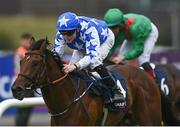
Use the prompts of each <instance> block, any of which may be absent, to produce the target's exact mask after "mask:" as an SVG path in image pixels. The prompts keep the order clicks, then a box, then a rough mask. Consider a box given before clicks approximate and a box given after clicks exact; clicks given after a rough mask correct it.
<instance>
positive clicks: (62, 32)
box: [59, 30, 76, 36]
mask: <svg viewBox="0 0 180 127" xmlns="http://www.w3.org/2000/svg"><path fill="white" fill-rule="evenodd" d="M75 31H76V30H59V32H60V33H61V34H62V35H63V36H64V35H67V36H72V35H73V34H74V32H75Z"/></svg>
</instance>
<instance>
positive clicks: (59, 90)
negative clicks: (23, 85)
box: [41, 80, 74, 113]
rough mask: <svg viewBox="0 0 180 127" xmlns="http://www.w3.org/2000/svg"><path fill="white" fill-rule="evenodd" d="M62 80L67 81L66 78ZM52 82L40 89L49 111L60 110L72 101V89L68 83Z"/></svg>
mask: <svg viewBox="0 0 180 127" xmlns="http://www.w3.org/2000/svg"><path fill="white" fill-rule="evenodd" d="M64 82H67V81H66V80H65V81H64ZM62 83H63V82H62ZM62 83H61V82H60V83H59V84H52V86H48V87H44V88H42V89H41V91H42V95H43V98H44V100H45V102H46V104H47V106H48V108H49V110H50V112H56V113H57V112H62V111H63V110H64V109H65V108H66V107H67V105H69V104H70V103H71V102H72V99H73V96H74V95H73V94H74V90H73V88H72V86H71V85H70V84H62Z"/></svg>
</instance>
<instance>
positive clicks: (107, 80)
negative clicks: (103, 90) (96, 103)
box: [94, 65, 125, 103]
mask: <svg viewBox="0 0 180 127" xmlns="http://www.w3.org/2000/svg"><path fill="white" fill-rule="evenodd" d="M94 70H95V71H96V72H97V73H98V74H99V75H100V76H101V78H102V79H103V80H102V81H103V84H105V85H106V86H107V87H108V88H110V89H111V91H112V93H113V95H112V98H110V101H109V103H110V102H123V101H125V98H124V96H123V94H122V92H121V89H120V88H118V86H117V84H116V81H115V79H114V78H113V76H112V75H111V74H110V73H109V72H108V70H107V69H106V68H105V67H104V66H103V65H99V66H98V67H95V68H94ZM105 103H108V102H105Z"/></svg>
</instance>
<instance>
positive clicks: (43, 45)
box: [40, 40, 47, 51]
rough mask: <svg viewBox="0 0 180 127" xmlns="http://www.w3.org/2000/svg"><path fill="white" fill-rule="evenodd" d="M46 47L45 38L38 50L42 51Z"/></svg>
mask: <svg viewBox="0 0 180 127" xmlns="http://www.w3.org/2000/svg"><path fill="white" fill-rule="evenodd" d="M46 47H47V42H46V40H45V41H44V42H43V43H42V44H41V47H40V50H41V51H44V50H46Z"/></svg>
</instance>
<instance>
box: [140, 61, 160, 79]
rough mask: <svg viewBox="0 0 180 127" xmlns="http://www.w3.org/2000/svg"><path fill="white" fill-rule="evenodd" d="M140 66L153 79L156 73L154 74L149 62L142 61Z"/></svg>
mask: <svg viewBox="0 0 180 127" xmlns="http://www.w3.org/2000/svg"><path fill="white" fill-rule="evenodd" d="M141 66H142V67H143V68H144V70H145V71H146V72H147V73H148V74H149V75H150V76H151V77H152V78H153V79H155V77H156V74H155V72H154V69H153V68H152V67H151V65H150V63H149V62H146V63H143V64H142V65H141Z"/></svg>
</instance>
